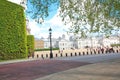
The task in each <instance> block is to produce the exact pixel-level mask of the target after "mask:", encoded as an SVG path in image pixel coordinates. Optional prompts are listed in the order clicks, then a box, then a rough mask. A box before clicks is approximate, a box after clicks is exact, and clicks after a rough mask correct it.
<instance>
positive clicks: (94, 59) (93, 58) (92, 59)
mask: <svg viewBox="0 0 120 80" xmlns="http://www.w3.org/2000/svg"><path fill="white" fill-rule="evenodd" d="M116 58H120V53H109V54H97V55H85V56H73V57H60V58H55V59H54V60H68V61H69V60H72V61H81V62H89V63H98V62H102V61H106V60H111V59H116Z"/></svg>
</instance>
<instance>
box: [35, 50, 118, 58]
mask: <svg viewBox="0 0 120 80" xmlns="http://www.w3.org/2000/svg"><path fill="white" fill-rule="evenodd" d="M108 53H119V50H106V51H103V50H93V51H87V52H74V53H72V52H71V53H56V54H54V53H53V54H54V56H53V57H54V58H55V57H72V56H82V55H83V56H84V55H94V54H108ZM37 58H42V59H44V58H49V54H41V55H38V54H37Z"/></svg>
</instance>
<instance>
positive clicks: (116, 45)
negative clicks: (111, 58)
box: [111, 44, 120, 47]
mask: <svg viewBox="0 0 120 80" xmlns="http://www.w3.org/2000/svg"><path fill="white" fill-rule="evenodd" d="M119 46H120V44H111V47H119Z"/></svg>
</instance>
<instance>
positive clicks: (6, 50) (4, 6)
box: [0, 0, 27, 60]
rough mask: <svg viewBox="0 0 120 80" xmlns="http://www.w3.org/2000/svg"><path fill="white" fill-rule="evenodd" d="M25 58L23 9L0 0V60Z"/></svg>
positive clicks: (25, 43) (25, 36)
mask: <svg viewBox="0 0 120 80" xmlns="http://www.w3.org/2000/svg"><path fill="white" fill-rule="evenodd" d="M26 57H27V35H26V23H25V15H24V10H23V7H21V6H19V5H17V4H14V3H11V2H8V1H6V0H0V60H8V59H9V60H10V59H19V58H26Z"/></svg>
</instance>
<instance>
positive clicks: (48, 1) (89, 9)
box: [30, 0, 120, 36]
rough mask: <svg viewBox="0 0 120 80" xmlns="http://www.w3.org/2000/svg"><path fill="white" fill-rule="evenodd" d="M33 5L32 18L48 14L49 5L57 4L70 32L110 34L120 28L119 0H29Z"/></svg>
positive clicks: (84, 34)
mask: <svg viewBox="0 0 120 80" xmlns="http://www.w3.org/2000/svg"><path fill="white" fill-rule="evenodd" d="M30 2H31V3H32V5H33V9H34V10H33V11H34V12H33V14H34V16H33V18H39V17H41V18H43V19H44V18H45V17H47V16H48V15H49V11H50V5H52V4H55V3H57V4H59V5H58V7H60V8H59V9H60V10H59V11H60V14H59V15H60V16H61V18H62V20H63V21H64V23H65V24H66V25H67V24H70V25H71V27H70V31H69V32H72V33H77V34H78V33H80V34H81V35H82V36H86V35H87V34H89V33H96V32H100V33H105V34H107V35H110V34H111V32H112V31H113V30H116V29H119V28H120V0H60V1H59V0H30Z"/></svg>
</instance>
